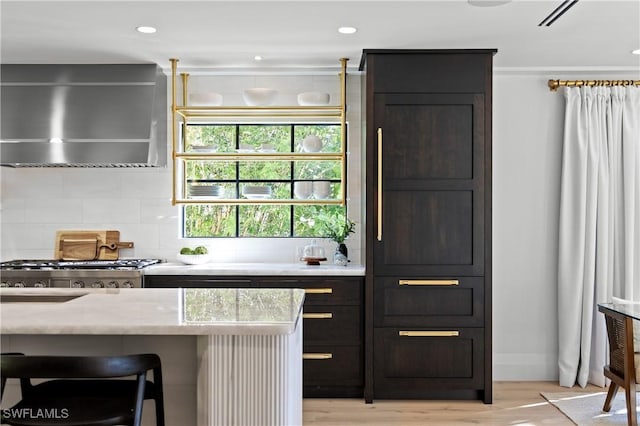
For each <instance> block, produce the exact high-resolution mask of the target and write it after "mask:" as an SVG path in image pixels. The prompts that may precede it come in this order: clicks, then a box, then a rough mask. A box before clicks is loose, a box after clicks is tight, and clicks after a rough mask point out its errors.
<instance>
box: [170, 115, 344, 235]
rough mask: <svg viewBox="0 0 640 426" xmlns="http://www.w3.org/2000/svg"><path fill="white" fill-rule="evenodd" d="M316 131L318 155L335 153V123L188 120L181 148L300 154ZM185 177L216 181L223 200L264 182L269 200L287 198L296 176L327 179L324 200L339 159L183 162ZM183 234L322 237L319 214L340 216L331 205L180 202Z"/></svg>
mask: <svg viewBox="0 0 640 426" xmlns="http://www.w3.org/2000/svg"><path fill="white" fill-rule="evenodd" d="M308 135H318V136H319V137H320V138H321V140H322V142H323V148H322V152H324V153H339V152H340V149H341V142H340V137H341V129H340V126H339V125H335V124H326V125H324V124H322V125H319V124H312V125H310V124H286V125H281V124H278V125H275V124H260V125H256V124H238V125H236V124H233V125H218V124H215V125H214V124H211V125H209V124H190V125H188V126H187V128H186V135H185V136H186V147H185V148H186V150H187V151H188V150H189V149H190V146H191V145H209V146H211V147H214V148H215V149H216V151H217V152H235V151H236V150H237V149H239V148H243V149H244V148H247V147H248V146H250V148H251V149H253V150H256V151H257V150H259V149H260V148H261V146H262V145H263V144H269V145H272V146H273V148H274V149H275V151H276V152H280V153H288V152H301V151H302V148H301V146H302V140H303V139H304V138H305V137H306V136H308ZM185 173H186V176H187V181H188V182H190V183H192V182H197V183H200V184H207V183H210V184H215V185H221V186H222V187H223V188H224V191H225V198H237V197H238V196H239V195H241V194H242V188H243V187H244V186H245V185H269V186H270V187H271V188H272V198H277V199H289V198H293V184H294V182H295V181H298V180H303V181H304V180H309V181H311V180H326V181H329V182H330V189H331V194H330V197H329V198H337V197H338V196H339V194H340V189H341V188H340V181H341V173H342V166H341V163H340V161H291V162H289V161H187V162H186V170H185ZM183 214H184V228H183V236H184V237H198V238H208V237H323V236H325V235H324V233H326V230H324V229H323V227H322V224H321V223H320V221H319V220H318V218H320V217H325V218H326V217H335V218H338V217H345V208H344V207H342V206H337V205H237V206H234V205H231V206H227V205H217V204H203V205H186V206H184V207H183Z"/></svg>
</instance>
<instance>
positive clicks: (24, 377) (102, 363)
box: [0, 354, 164, 426]
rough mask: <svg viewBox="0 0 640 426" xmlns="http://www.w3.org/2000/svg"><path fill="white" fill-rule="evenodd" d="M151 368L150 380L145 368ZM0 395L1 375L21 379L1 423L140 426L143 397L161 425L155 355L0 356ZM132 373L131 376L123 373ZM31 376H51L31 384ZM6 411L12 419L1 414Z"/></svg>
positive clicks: (159, 376) (161, 402)
mask: <svg viewBox="0 0 640 426" xmlns="http://www.w3.org/2000/svg"><path fill="white" fill-rule="evenodd" d="M149 370H151V371H152V372H153V381H149V380H147V377H146V376H147V372H148V371H149ZM0 376H2V385H3V386H2V393H3V394H4V387H5V386H4V384H5V381H6V379H9V378H17V379H20V389H21V393H22V400H20V401H19V402H18V403H17V404H16V405H14V406H13V407H11V408H8V409H4V410H2V412H1V414H2V419H1V421H0V422H1V423H2V424H8V425H14V426H50V425H67V426H111V425H132V426H139V425H140V424H141V422H142V407H143V401H144V399H153V400H154V402H155V409H156V410H155V411H156V424H157V426H164V400H163V392H162V371H161V363H160V358H159V357H158V356H157V355H155V354H136V355H123V356H106V357H98V356H26V355H16V354H12V355H5V354H3V355H2V356H1V357H0ZM129 376H136V378H135V380H133V379H122V378H124V377H129ZM30 379H54V380H48V381H44V382H42V383H40V384H37V385H33V384H31V380H30ZM5 414H9V415H10V416H11V417H5Z"/></svg>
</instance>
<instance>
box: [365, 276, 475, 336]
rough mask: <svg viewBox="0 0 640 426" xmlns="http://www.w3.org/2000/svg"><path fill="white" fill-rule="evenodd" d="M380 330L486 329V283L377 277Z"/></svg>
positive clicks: (376, 305) (460, 280) (469, 278)
mask: <svg viewBox="0 0 640 426" xmlns="http://www.w3.org/2000/svg"><path fill="white" fill-rule="evenodd" d="M374 303H375V306H374V310H375V312H376V315H375V326H376V327H402V326H410V327H422V326H429V327H447V326H450V325H454V326H456V327H482V326H483V325H484V324H483V321H484V303H485V301H484V280H483V278H481V277H463V278H453V279H450V278H435V279H432V278H415V277H412V278H404V277H402V278H399V277H376V278H375V284H374Z"/></svg>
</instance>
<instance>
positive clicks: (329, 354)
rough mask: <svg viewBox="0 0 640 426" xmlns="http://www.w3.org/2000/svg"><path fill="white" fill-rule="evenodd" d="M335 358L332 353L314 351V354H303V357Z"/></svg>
mask: <svg viewBox="0 0 640 426" xmlns="http://www.w3.org/2000/svg"><path fill="white" fill-rule="evenodd" d="M331 358H333V354H332V353H326V354H323V353H314V354H308V353H307V354H302V359H331Z"/></svg>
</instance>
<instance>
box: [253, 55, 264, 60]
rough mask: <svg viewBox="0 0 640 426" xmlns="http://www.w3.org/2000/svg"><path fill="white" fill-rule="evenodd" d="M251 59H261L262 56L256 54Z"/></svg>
mask: <svg viewBox="0 0 640 426" xmlns="http://www.w3.org/2000/svg"><path fill="white" fill-rule="evenodd" d="M253 59H254V60H256V61H261V60H263V59H264V58H263V57H262V56H260V55H256V56H254V57H253Z"/></svg>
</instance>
